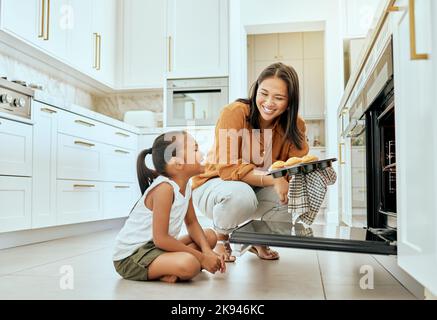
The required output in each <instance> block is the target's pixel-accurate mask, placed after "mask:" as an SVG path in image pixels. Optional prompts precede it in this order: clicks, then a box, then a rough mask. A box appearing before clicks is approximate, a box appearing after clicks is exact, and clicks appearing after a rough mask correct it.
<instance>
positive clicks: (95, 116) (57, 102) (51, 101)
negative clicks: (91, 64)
mask: <svg viewBox="0 0 437 320" xmlns="http://www.w3.org/2000/svg"><path fill="white" fill-rule="evenodd" d="M34 100H36V101H39V102H42V103H45V104H48V105H50V106H53V107H55V108H58V109H62V110H65V111H69V112H73V113H75V114H78V115H80V116H83V117H87V118H89V119H92V120H96V121H99V122H102V123H105V124H108V125H111V126H114V127H117V128H120V129H123V130H126V131H129V132H132V133H135V134H141V133H140V129H139V128H137V127H135V126H132V125H130V124H127V123H125V122H123V121H120V120H117V119H114V118H111V117H109V116H106V115H104V114H101V113H98V112H95V111H92V110H90V109H87V108H84V107H82V106H79V105H76V104H68V103H66V102H65V101H64V100H63V99H61V98H55V97H51V96H49V95H47V94H45V93H44V92H41V91H36V92H35V97H34Z"/></svg>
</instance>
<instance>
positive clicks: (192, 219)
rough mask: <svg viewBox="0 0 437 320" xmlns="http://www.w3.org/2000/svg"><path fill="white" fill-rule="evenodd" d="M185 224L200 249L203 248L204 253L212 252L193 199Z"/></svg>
mask: <svg viewBox="0 0 437 320" xmlns="http://www.w3.org/2000/svg"><path fill="white" fill-rule="evenodd" d="M185 225H186V226H187V230H188V234H189V235H190V237H191V239H193V241H194V243H195V244H197V246H198V247H199V248H200V250H202V252H203V253H211V252H212V249H211V247H210V246H209V244H208V240H207V239H206V236H205V232H204V231H203V229H202V227H201V226H200V224H199V220H197V217H196V213H195V211H194V207H193V201H192V199H190V204H189V206H188V211H187V215H186V216H185Z"/></svg>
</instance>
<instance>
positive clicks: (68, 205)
mask: <svg viewBox="0 0 437 320" xmlns="http://www.w3.org/2000/svg"><path fill="white" fill-rule="evenodd" d="M56 189H57V190H56V197H57V202H56V203H57V205H56V212H57V225H64V224H72V223H81V222H87V221H95V220H100V219H102V218H103V184H102V183H100V182H95V181H87V182H84V181H71V180H58V181H57V188H56Z"/></svg>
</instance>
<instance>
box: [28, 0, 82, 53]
mask: <svg viewBox="0 0 437 320" xmlns="http://www.w3.org/2000/svg"><path fill="white" fill-rule="evenodd" d="M45 6H46V10H47V12H46V15H45V21H43V23H44V25H45V29H46V37H45V38H38V42H37V44H38V46H39V47H41V48H42V49H44V50H46V51H47V52H48V53H50V54H51V55H53V56H54V57H56V58H57V59H59V60H62V61H66V60H67V58H66V57H67V34H68V32H69V30H70V29H72V28H74V19H73V16H74V12H73V10H72V8H71V6H70V4H69V0H56V1H48V0H46V4H45Z"/></svg>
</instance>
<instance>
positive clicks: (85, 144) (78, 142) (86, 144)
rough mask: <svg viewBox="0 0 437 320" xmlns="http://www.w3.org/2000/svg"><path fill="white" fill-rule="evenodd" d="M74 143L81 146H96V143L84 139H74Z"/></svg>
mask: <svg viewBox="0 0 437 320" xmlns="http://www.w3.org/2000/svg"><path fill="white" fill-rule="evenodd" d="M74 144H77V145H80V146H85V147H90V148H91V147H95V146H96V145H95V144H92V143H88V142H83V141H74Z"/></svg>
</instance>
